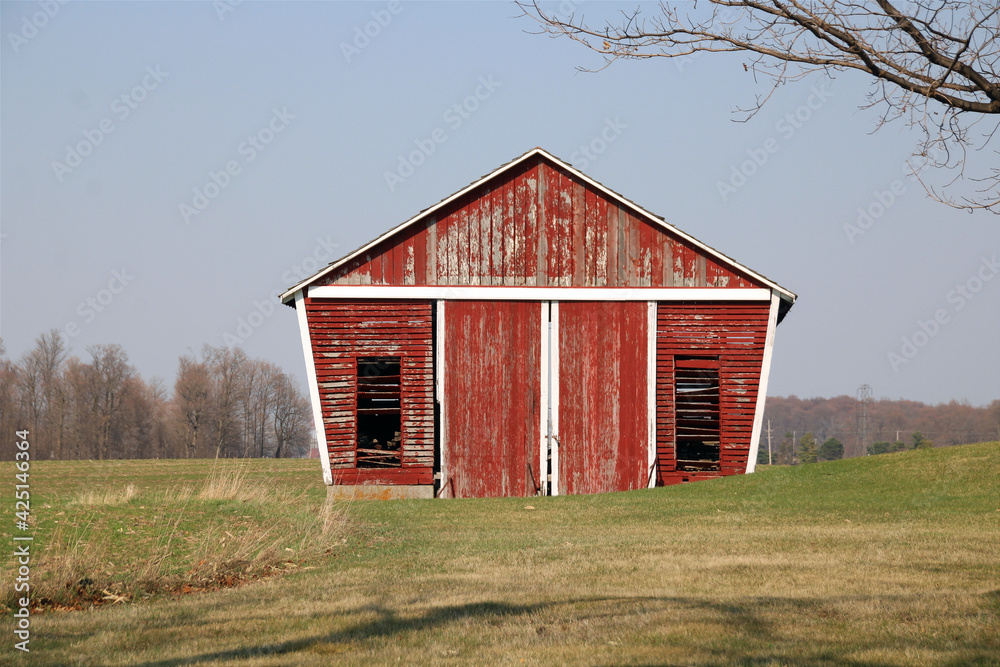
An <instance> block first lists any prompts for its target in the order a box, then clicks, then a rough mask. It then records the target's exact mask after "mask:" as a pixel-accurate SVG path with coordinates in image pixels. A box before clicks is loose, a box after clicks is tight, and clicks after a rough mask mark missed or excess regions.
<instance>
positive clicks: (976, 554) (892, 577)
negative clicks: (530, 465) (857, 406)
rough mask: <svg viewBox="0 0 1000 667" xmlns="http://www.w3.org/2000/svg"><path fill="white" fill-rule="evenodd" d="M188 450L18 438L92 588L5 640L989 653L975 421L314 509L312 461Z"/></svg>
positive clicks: (111, 647) (996, 589) (991, 586)
mask: <svg viewBox="0 0 1000 667" xmlns="http://www.w3.org/2000/svg"><path fill="white" fill-rule="evenodd" d="M213 465H214V464H213V462H190V461H159V462H142V461H128V462H103V463H98V462H51V463H49V462H40V463H36V464H34V467H33V468H32V494H33V495H32V498H33V508H35V507H38V509H37V510H36V513H35V518H36V519H37V521H38V524H37V534H38V543H39V545H41V546H40V548H42V549H43V554H44V553H46V552H49V553H61V551H60V550H62V551H65V552H70V551H72V549H73V542H72V539H69V540H67V539H66V536H67V535H69V536H70V537H72V535H74V534H77V535H78V534H80V532H79V531H80V527H79V526H80V525H85V522H87V521H89V522H90V523H89V526H90V530H91V531H92V532H91V533H90V534H91V535H92V537H91V538H88V539H89V540H90V542H88V544H87V545H86V546H85V547H84V548H77V549H76V552H77V553H78V555H80V562H88V561H86V559H85V558H83V557H82V555H81V554H85V553H87V552H89V551H91V550H93V548H94V546H93V545H94V543H95V542H100V543H101V544H104V545H108V546H107V548H106V549H105V550H104V551H102V552H101V554H102V555H101V558H100V559H97V561H93V562H89V563H90V567H91V568H92V569H95V570H96V568H97V567H98V564H99V563H101V562H102V559H106V560H107V561H108V562H110V563H112V565H111V566H109V567H107V569H106V570H105V573H106V574H104V575H99V574H93V575H91V576H89V577H87V578H90V579H93V580H94V581H95V583H92V584H88V589H92V588H94V587H95V586H96V585H97V584H96V580H97V578H99V577H101V576H103V577H104V579H102V580H101V582H100V586H101V587H104V588H106V589H107V590H108V591H109V592H110V593H112V598H111V599H110V600H107V599H103V593H102V594H101V599H103V601H104V602H106V604H104V605H103V606H101V607H99V608H97V609H94V610H91V611H82V612H52V611H48V612H45V613H42V614H37V615H35V616H33V617H32V632H33V635H32V637H33V638H32V643H31V647H32V652H31V654H30V656H25V657H27V658H28V659H27V660H25V659H23V658H21V657H20V656H19V657H18V659H17V662H18V663H19V664H21V663H23V664H51V665H69V664H102V665H103V664H130V665H162V666H168V665H188V664H241V665H292V664H295V665H312V664H315V665H321V664H324V665H325V664H330V663H350V664H366V663H368V664H382V663H388V662H393V663H395V662H401V663H434V664H439V663H455V664H459V663H474V664H676V665H728V664H733V665H755V666H756V665H817V666H818V665H995V664H998V663H1000V631H998V630H1000V563H998V559H1000V556H998V554H1000V479H998V477H1000V475H998V473H1000V443H985V444H978V445H967V446H962V447H954V448H947V449H931V450H919V451H911V452H904V453H899V454H891V455H884V456H879V457H867V458H863V459H853V460H848V461H837V462H832V463H822V464H813V465H809V466H802V467H796V468H772V469H765V470H762V471H760V472H758V473H757V474H754V475H751V476H747V477H736V478H728V479H721V480H714V481H710V482H700V483H697V484H691V485H685V486H679V487H668V488H662V489H652V490H647V491H638V492H631V493H622V494H605V495H596V496H576V497H560V498H530V499H498V500H446V501H394V502H358V503H354V504H351V505H344V506H339V507H335V508H334V509H333V510H332V512H331V510H327V511H326V513H325V514H323V513H322V512H321V509H320V508H321V507H322V506H323V504H322V498H323V488H322V484H321V481H320V478H319V477H320V476H319V471H318V463H317V462H316V461H253V462H249V463H248V464H246V465H245V466H244V467H239V468H236V469H235V470H236V472H233V470H232V469H226V470H221V471H220V469H219V468H216V470H215V473H214V476H213V474H212V469H213ZM3 470H4V472H5V475H6V476H7V478H8V479H10V480H13V470H12V469H11V467H10V464H6V467H4V468H3ZM11 484H13V481H11ZM130 484H131V485H132V490H131V491H127V490H126V489H128V485H130ZM8 498H10V496H9V495H8ZM36 501H37V503H38V504H37V505H36ZM8 504H10V501H8ZM182 510H183V512H182ZM4 511H5V512H8V513H10V512H11V511H12V509H8V508H4ZM4 520H5V521H7V523H6V524H5V525H11V522H12V517H4ZM56 520H58V521H60V522H61V523H60V524H59V526H67V525H69V526H70V528H65V527H64V528H57V527H56V524H54V523H52V522H53V521H56ZM119 529H121V530H119ZM57 530H58V531H62V532H61V533H59V534H60V535H61V537H59V538H58V540H57V539H55V537H54V536H55V535H56V531H57ZM129 530H131V531H133V532H132V533H131V534H130V533H129V532H128V531H129ZM73 531H77V532H76V533H74V532H73ZM8 534H9V532H8ZM227 534H228V537H227ZM262 535H263V536H262ZM7 539H8V543H9V538H7ZM46 540H48V542H46ZM59 540H62V542H59ZM223 540H224V541H226V543H227V544H228V545H229V546H224V545H222V541H223ZM168 542H169V545H170V546H169V548H166V546H167V543H168ZM233 543H235V544H236V547H234V546H233ZM46 544H47V545H48V546H44V545H46ZM234 548H235V551H233V549H234ZM227 549H228V551H227ZM195 558H197V559H199V560H202V561H205V560H207V562H203V563H201V564H199V563H198V562H197V561H193V559H195ZM155 560H159V561H160V565H159V566H158V567H159V569H156V568H153V569H150V570H149V576H153V577H154V581H153V582H152V583H151V582H150V581H146V582H145V583H143V584H142V585H141V586H140V585H139V584H140V582H139V581H138V580H137V578H136V577H132V578H129V576H128V571H132V570H134V569H135V567H136V566H135V564H136V563H139V564H142V563H148V562H150V561H155ZM213 563H214V564H213ZM57 565H58V563H56V564H55V566H57ZM48 566H49V567H53V568H54V569H53V572H57V571H59V570H58V567H55V566H53V565H51V564H49V565H48ZM38 567H39V568H40V569H39V571H38V572H37V575H36V574H35V571H33V575H32V576H33V581H34V577H36V576H37V577H38V578H39V581H40V582H41V581H48V580H46V579H45V576H46V571H45V570H44V569H43V568H44V567H46V565H45V562H44V556H43V561H42V564H40V565H39V566H38ZM64 570H65V568H64ZM69 571H70V570H65V572H69ZM65 572H64V573H63V575H62V576H67V575H66V574H65ZM241 572H242V573H243V574H240V573H241ZM107 573H111V574H107ZM220 573H221V575H220ZM276 573H280V574H279V576H268V575H275V574H276ZM71 576H73V577H77V576H85V575H81V573H80V572H79V571H77V572H75V573H74V574H72V575H71ZM220 576H221V577H223V578H222V579H221V580H220V579H219V577H220ZM226 576H230V577H235V579H234V580H232V581H226V580H225V577H226ZM116 577H117V578H116ZM155 577H161V578H162V580H163V581H164V582H166V583H164V584H163V585H162V586H160V587H159V588H158V587H157V586H156V582H155ZM240 577H242V578H243V579H242V580H247V581H250V583H247V584H246V585H242V586H237V587H232V588H229V587H225V586H226V585H227V584H231V583H237V582H238V581H240V580H241V579H240ZM258 577H263V578H260V579H259V580H256V581H251V580H254V579H256V578H258ZM51 579H52V581H50V582H49V585H50V586H51V588H52V589H53V590H55V589H58V587H59V585H58V582H57V581H56V577H55V575H53V577H51ZM199 582H200V583H199ZM220 585H221V586H223V587H222V588H220V589H219V590H212V589H214V588H216V587H218V586H220ZM185 586H187V587H188V588H187V589H186V590H188V591H190V590H197V589H208V590H207V591H206V592H199V593H197V594H189V595H185V594H182V593H184V592H185ZM114 587H117V588H114ZM114 596H117V597H120V598H123V600H122V601H121V602H120V603H118V604H115V603H114V599H115V597H114ZM67 599H68V598H67ZM126 600H127V601H126ZM7 619H8V620H9V619H10V616H9V614H8V615H7ZM9 636H10V635H8V637H9ZM9 641H11V643H13V642H12V640H9ZM4 651H5V652H6V649H5V650H4ZM7 655H9V653H7ZM4 659H6V658H5V657H4V652H0V661H2V660H4ZM11 660H13V658H11Z"/></svg>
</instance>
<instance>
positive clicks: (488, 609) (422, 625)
mask: <svg viewBox="0 0 1000 667" xmlns="http://www.w3.org/2000/svg"><path fill="white" fill-rule="evenodd" d="M546 606H550V605H545V604H535V605H510V604H504V603H499V602H476V603H473V604H464V605H452V606H448V607H441V608H438V609H434V610H432V611H429V612H428V613H426V614H424V615H423V616H418V617H416V618H399V617H398V616H397V615H396V613H395V612H394V611H392V610H388V609H382V608H379V607H374V606H373V607H365V608H363V609H360V610H355V611H354V612H346V613H348V614H351V613H359V612H360V613H365V612H368V613H371V612H372V611H374V612H376V613H378V614H379V617H378V618H376V619H374V620H371V621H367V622H365V623H359V624H357V625H355V626H352V627H349V628H345V629H344V630H340V631H338V632H331V633H329V634H326V635H320V636H315V637H305V638H303V639H295V640H292V641H287V642H281V643H279V644H265V645H263V646H252V647H247V648H240V649H234V650H231V651H220V652H218V653H207V654H203V655H197V656H192V657H189V658H174V659H171V660H157V661H156V662H144V663H140V664H137V665H136V667H174V666H175V665H195V664H198V663H202V662H206V661H212V660H235V659H239V658H251V657H258V656H266V655H283V654H288V653H296V652H298V651H303V650H306V649H308V648H310V647H312V646H315V645H317V644H336V643H343V642H350V641H366V640H369V639H374V638H377V637H383V636H388V635H394V634H399V633H401V632H410V631H420V630H428V629H431V628H434V627H437V626H441V625H446V624H448V623H453V622H455V621H461V620H463V619H468V618H488V617H505V616H520V615H522V614H530V613H532V612H535V611H538V610H540V609H542V608H544V607H546Z"/></svg>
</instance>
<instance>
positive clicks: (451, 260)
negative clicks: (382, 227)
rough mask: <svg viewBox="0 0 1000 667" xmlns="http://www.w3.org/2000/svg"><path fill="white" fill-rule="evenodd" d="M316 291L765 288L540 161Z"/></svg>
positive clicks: (342, 270)
mask: <svg viewBox="0 0 1000 667" xmlns="http://www.w3.org/2000/svg"><path fill="white" fill-rule="evenodd" d="M316 284H318V285H331V284H342V285H505V286H517V285H528V286H532V285H533V286H539V287H543V286H546V287H553V286H562V287H764V285H763V284H761V283H759V282H758V281H755V280H753V279H751V278H750V277H748V276H746V275H744V274H743V273H742V272H741V271H739V270H737V269H736V268H735V267H733V266H731V265H730V264H729V263H727V262H723V261H722V260H719V259H717V258H716V257H714V256H713V255H711V254H709V253H706V252H705V251H703V250H701V249H699V248H697V247H696V246H694V245H692V244H691V243H689V242H687V241H685V240H683V239H681V238H680V237H678V236H676V235H674V234H672V233H671V232H670V231H668V230H666V229H664V228H663V227H662V226H660V225H659V224H654V223H653V222H651V221H649V220H647V219H645V218H640V217H637V215H636V214H635V213H634V211H633V209H631V208H626V207H624V206H622V205H621V204H620V203H619V202H618V201H616V200H614V199H612V198H610V197H608V196H607V195H606V194H605V193H604V192H602V191H600V190H599V189H597V188H595V187H593V186H591V185H589V184H588V183H586V182H585V181H583V180H580V179H578V178H576V177H574V176H573V175H572V174H570V173H569V172H568V171H566V170H565V169H563V168H561V167H559V166H558V165H556V164H555V163H552V162H550V161H548V160H545V159H543V158H541V157H537V158H535V159H532V160H526V161H525V162H524V163H523V164H520V165H518V166H516V167H513V168H511V169H509V170H508V171H506V172H503V173H502V174H500V175H498V176H497V177H495V178H493V179H491V180H490V181H488V182H486V183H483V184H481V185H479V186H478V187H476V188H475V189H473V190H471V191H469V192H468V193H466V194H465V195H463V196H462V197H460V198H458V199H457V200H455V201H454V202H451V203H450V204H449V205H448V206H446V207H444V208H442V209H439V210H438V211H437V212H436V217H435V218H434V219H423V220H419V221H418V222H416V223H415V224H413V225H411V226H409V227H407V228H406V229H403V230H401V231H400V232H399V233H397V234H394V235H393V236H391V237H390V238H388V239H386V240H385V241H383V242H381V243H380V244H378V245H377V246H375V247H373V248H372V249H371V250H370V251H368V252H366V253H365V254H363V255H361V256H359V257H357V258H355V259H353V260H351V261H349V262H347V263H346V264H345V265H344V266H342V267H339V268H338V269H337V270H336V271H333V272H331V273H330V274H328V275H326V276H324V277H322V278H321V279H320V280H318V281H317V282H316Z"/></svg>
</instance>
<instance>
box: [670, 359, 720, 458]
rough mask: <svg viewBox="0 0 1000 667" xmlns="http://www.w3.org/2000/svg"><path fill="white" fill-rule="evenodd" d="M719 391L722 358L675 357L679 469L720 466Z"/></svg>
mask: <svg viewBox="0 0 1000 667" xmlns="http://www.w3.org/2000/svg"><path fill="white" fill-rule="evenodd" d="M719 393H720V392H719V360H718V358H707V357H677V358H676V359H675V363H674V414H675V417H676V443H677V449H676V455H677V470H684V471H692V470H695V471H696V470H719V469H720V465H719V464H720V460H721V459H720V457H721V449H720V441H721V437H720V433H721V429H720V426H719V424H720V420H719V407H720V405H719Z"/></svg>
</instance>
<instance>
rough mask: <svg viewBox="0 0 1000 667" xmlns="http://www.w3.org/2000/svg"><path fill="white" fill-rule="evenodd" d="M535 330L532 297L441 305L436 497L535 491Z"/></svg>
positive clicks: (537, 312)
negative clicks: (441, 474) (440, 443)
mask: <svg viewBox="0 0 1000 667" xmlns="http://www.w3.org/2000/svg"><path fill="white" fill-rule="evenodd" d="M541 333H542V332H541V306H540V305H539V304H538V303H537V302H536V303H531V302H514V301H503V302H482V301H448V302H446V303H445V362H444V369H443V372H442V378H443V380H444V392H445V407H444V410H445V414H444V418H443V427H442V428H443V430H444V431H445V437H444V440H445V445H444V446H445V450H446V451H445V453H444V469H445V475H446V479H445V480H444V488H443V490H442V495H446V496H452V497H456V498H472V497H476V498H482V497H498V496H533V495H535V494H536V493H537V492H538V489H539V487H540V486H541V478H540V475H539V466H538V459H539V453H538V450H539V442H540V438H541V434H540V433H539V428H540V418H541V416H540V412H539V411H540V410H541V409H542V408H541V407H540V402H541V369H540V363H541V358H540V356H541V347H540V345H541V340H542V337H541Z"/></svg>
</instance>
